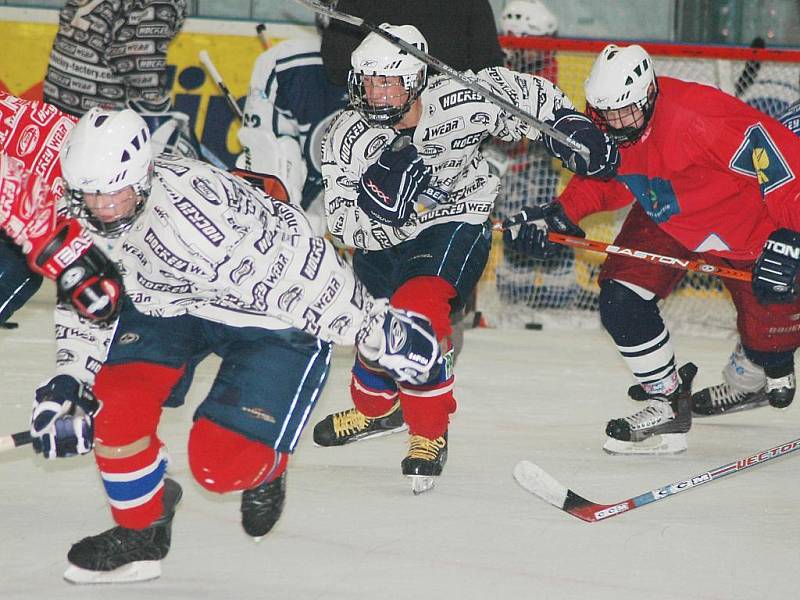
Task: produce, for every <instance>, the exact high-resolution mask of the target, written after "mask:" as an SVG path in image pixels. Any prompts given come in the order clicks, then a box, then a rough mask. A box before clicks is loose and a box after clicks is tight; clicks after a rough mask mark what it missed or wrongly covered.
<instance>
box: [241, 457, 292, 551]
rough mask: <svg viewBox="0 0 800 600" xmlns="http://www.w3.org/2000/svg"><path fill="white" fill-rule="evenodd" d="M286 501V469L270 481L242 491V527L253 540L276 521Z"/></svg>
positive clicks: (259, 536)
mask: <svg viewBox="0 0 800 600" xmlns="http://www.w3.org/2000/svg"><path fill="white" fill-rule="evenodd" d="M285 501H286V471H284V472H283V473H281V476H280V477H278V478H277V479H273V480H272V481H268V482H266V483H262V484H261V485H259V486H258V487H254V488H253V489H251V490H245V491H243V492H242V508H241V510H242V527H244V530H245V532H246V533H247V535H249V536H251V537H253V539H255V541H257V542H258V541H261V538H262V537H263V536H265V535H267V534H268V533H269V532H270V530H271V529H272V528H273V527H274V526H275V523H277V522H278V519H280V517H281V513H282V512H283V504H284V502H285Z"/></svg>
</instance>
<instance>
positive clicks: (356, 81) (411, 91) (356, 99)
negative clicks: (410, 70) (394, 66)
mask: <svg viewBox="0 0 800 600" xmlns="http://www.w3.org/2000/svg"><path fill="white" fill-rule="evenodd" d="M365 75H366V76H367V77H372V78H379V77H382V78H384V81H385V79H386V77H393V76H392V75H369V74H365V73H357V72H355V71H350V75H349V76H348V78H347V91H348V93H349V95H350V106H352V107H353V108H354V109H355V110H357V111H358V112H359V113H360V114H361V116H362V117H364V119H366V121H367V123H369V124H370V125H372V126H373V127H392V126H394V125H396V124H397V123H399V122H400V120H401V119H402V118H403V116H404V115H405V114H406V113H407V112H408V111H409V110H411V107H412V106H413V104H414V102H415V101H416V99H417V98H419V95H420V94H421V93H422V90H424V89H425V85H426V83H427V82H426V81H425V71H424V70H419V71H417V73H416V74H415V75H401V76H400V77H402V79H403V89H404V90H405V91H406V92H407V94H408V98H406V101H405V102H404V103H403V104H402V105H401V106H390V105H388V104H387V105H383V106H372V105H371V104H370V103H369V101H368V100H367V92H366V89H365V85H364V77H365ZM378 87H390V86H388V85H386V84H385V83H384V85H383V86H378ZM386 99H387V100H388V97H387V98H386Z"/></svg>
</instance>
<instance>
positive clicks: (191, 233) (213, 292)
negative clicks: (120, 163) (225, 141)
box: [56, 156, 386, 382]
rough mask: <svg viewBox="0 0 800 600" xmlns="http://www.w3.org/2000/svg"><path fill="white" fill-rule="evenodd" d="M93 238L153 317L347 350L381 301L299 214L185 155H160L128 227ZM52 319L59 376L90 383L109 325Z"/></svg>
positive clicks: (69, 317) (64, 313)
mask: <svg viewBox="0 0 800 600" xmlns="http://www.w3.org/2000/svg"><path fill="white" fill-rule="evenodd" d="M93 238H94V241H95V244H97V245H98V247H100V248H102V249H104V250H105V251H106V253H107V254H108V255H109V257H110V258H112V259H113V260H115V261H116V262H117V264H118V266H119V268H120V272H121V273H122V275H123V279H124V284H125V293H126V296H127V297H128V298H129V299H130V300H131V301H132V302H133V304H134V306H135V307H136V309H137V310H139V311H140V312H142V313H144V314H147V315H151V316H157V317H173V316H178V315H183V314H187V313H188V314H191V315H193V316H197V317H200V318H203V319H208V320H210V321H215V322H219V323H225V324H227V325H232V326H235V327H246V326H255V327H263V328H265V329H286V328H288V327H296V328H298V329H302V330H304V331H306V332H308V333H310V334H312V335H315V336H317V337H319V338H320V339H323V340H325V341H329V342H334V343H344V344H353V343H354V342H355V337H356V333H357V332H358V331H359V329H361V327H362V325H363V324H364V322H365V319H366V318H367V317H368V315H369V314H372V313H374V312H375V311H377V310H380V309H381V308H382V307H383V306H385V304H386V301H385V300H374V299H373V298H372V297H371V296H370V295H369V294H368V293H367V292H366V290H365V289H364V287H363V286H362V285H361V284H360V283H359V282H358V281H357V280H356V279H355V276H354V275H353V272H352V269H350V267H349V266H347V265H346V264H345V263H344V261H343V260H342V259H341V258H340V257H339V255H338V254H337V252H336V250H335V249H334V248H333V246H331V244H330V243H329V242H328V241H326V240H325V239H323V238H320V237H313V235H312V234H311V232H310V226H309V225H308V222H307V221H306V219H305V217H304V216H303V214H302V212H301V211H300V210H299V209H298V208H295V207H293V206H291V205H289V204H286V203H283V202H278V201H275V200H272V199H270V198H268V197H267V196H265V195H263V194H262V193H260V192H258V191H256V190H255V189H254V188H252V187H250V186H249V185H248V184H247V183H246V182H244V181H243V180H242V179H239V178H238V177H235V176H233V175H230V174H229V173H226V172H225V171H222V170H220V169H217V168H215V167H212V166H210V165H207V164H205V163H201V162H198V161H193V160H191V159H187V158H178V157H167V156H162V157H159V158H158V159H157V160H156V166H155V171H154V176H153V186H152V191H151V194H150V197H149V198H148V199H147V201H146V205H145V210H144V213H143V214H142V215H140V216H139V217H138V218H137V219H136V221H135V222H134V224H133V227H132V228H131V229H130V230H129V231H128V232H126V233H125V234H124V235H123V236H122V237H120V238H119V239H115V240H109V239H107V238H103V237H100V236H99V235H93ZM56 322H57V338H58V349H59V353H58V357H57V363H58V370H59V373H66V374H69V375H72V376H73V377H75V378H77V379H79V380H82V381H87V382H91V381H93V375H94V374H95V373H96V371H97V370H98V369H99V366H100V364H101V362H102V360H103V358H104V356H105V353H106V350H107V346H108V344H109V340H110V338H111V337H112V335H113V327H112V328H110V327H105V328H103V327H100V326H98V325H95V324H90V323H87V322H83V323H82V322H80V320H79V319H77V317H76V316H75V315H74V313H72V311H68V310H66V309H62V310H59V311H58V312H57V319H56ZM121 343H124V342H121Z"/></svg>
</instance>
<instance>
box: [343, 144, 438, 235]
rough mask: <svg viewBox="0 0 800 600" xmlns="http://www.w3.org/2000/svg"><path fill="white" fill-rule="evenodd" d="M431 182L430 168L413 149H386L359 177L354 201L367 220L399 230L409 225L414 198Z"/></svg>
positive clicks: (411, 147)
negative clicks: (356, 196)
mask: <svg viewBox="0 0 800 600" xmlns="http://www.w3.org/2000/svg"><path fill="white" fill-rule="evenodd" d="M430 180H431V173H430V169H429V168H428V167H427V166H426V165H425V163H423V162H422V158H420V157H419V154H418V153H417V148H416V146H414V145H413V144H409V145H407V146H405V147H404V148H402V149H400V150H393V149H392V148H387V149H386V150H384V151H383V153H382V154H381V155H380V157H378V162H376V163H375V164H372V165H370V166H369V167H368V168H367V170H366V171H364V174H363V175H362V176H361V179H360V180H359V182H358V198H357V200H356V202H357V203H358V206H359V207H360V208H361V210H363V211H364V212H365V213H367V215H369V217H370V218H372V219H375V220H376V221H378V222H380V223H383V224H385V225H389V226H391V227H399V226H401V225H404V224H405V223H406V222H408V219H409V217H410V216H411V213H412V212H413V210H414V202H415V201H416V199H417V196H418V195H419V193H420V192H421V191H422V190H423V189H425V188H426V187H427V186H428V184H429V183H430Z"/></svg>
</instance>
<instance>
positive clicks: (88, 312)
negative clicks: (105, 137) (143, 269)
mask: <svg viewBox="0 0 800 600" xmlns="http://www.w3.org/2000/svg"><path fill="white" fill-rule="evenodd" d="M76 121H77V119H75V118H74V117H71V116H69V115H66V114H64V113H62V112H61V111H59V110H58V109H57V108H56V107H54V106H52V105H50V104H45V103H43V102H34V101H30V100H23V99H21V98H17V97H16V96H12V95H11V94H8V93H5V92H0V229H2V235H0V323H1V322H3V321H5V320H7V319H8V317H10V316H11V314H12V313H13V312H14V311H15V310H16V309H18V308H19V307H20V306H22V305H23V304H24V303H25V302H26V301H27V300H28V299H29V298H30V297H31V296H32V295H33V294H34V293H35V292H36V290H37V289H38V288H39V286H40V285H41V277H42V276H45V277H48V278H50V279H53V280H54V281H56V283H57V287H58V293H59V297H60V299H61V300H62V301H65V302H69V303H70V304H71V305H72V306H73V307H74V308H75V309H76V310H77V311H78V312H79V313H80V314H81V315H82V316H84V317H86V318H89V319H92V320H100V321H102V320H106V319H109V318H111V317H112V316H113V315H114V314H116V310H117V307H118V302H119V299H120V297H121V279H120V277H119V274H118V273H117V272H116V269H115V267H114V265H113V264H112V263H111V262H109V261H108V259H107V258H106V257H105V255H104V254H103V253H102V252H101V251H100V250H99V249H97V248H95V247H94V245H93V244H92V241H91V239H90V238H89V237H88V236H86V235H84V234H83V231H82V229H81V227H80V226H79V225H78V224H77V222H76V221H75V220H73V219H64V218H59V217H58V216H57V214H56V210H57V209H56V201H57V199H58V198H60V197H61V193H62V181H61V165H60V163H59V159H58V153H59V150H60V148H61V145H62V144H63V142H64V139H65V138H66V136H67V133H69V131H70V130H71V129H72V127H73V126H74V124H75V122H76Z"/></svg>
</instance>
